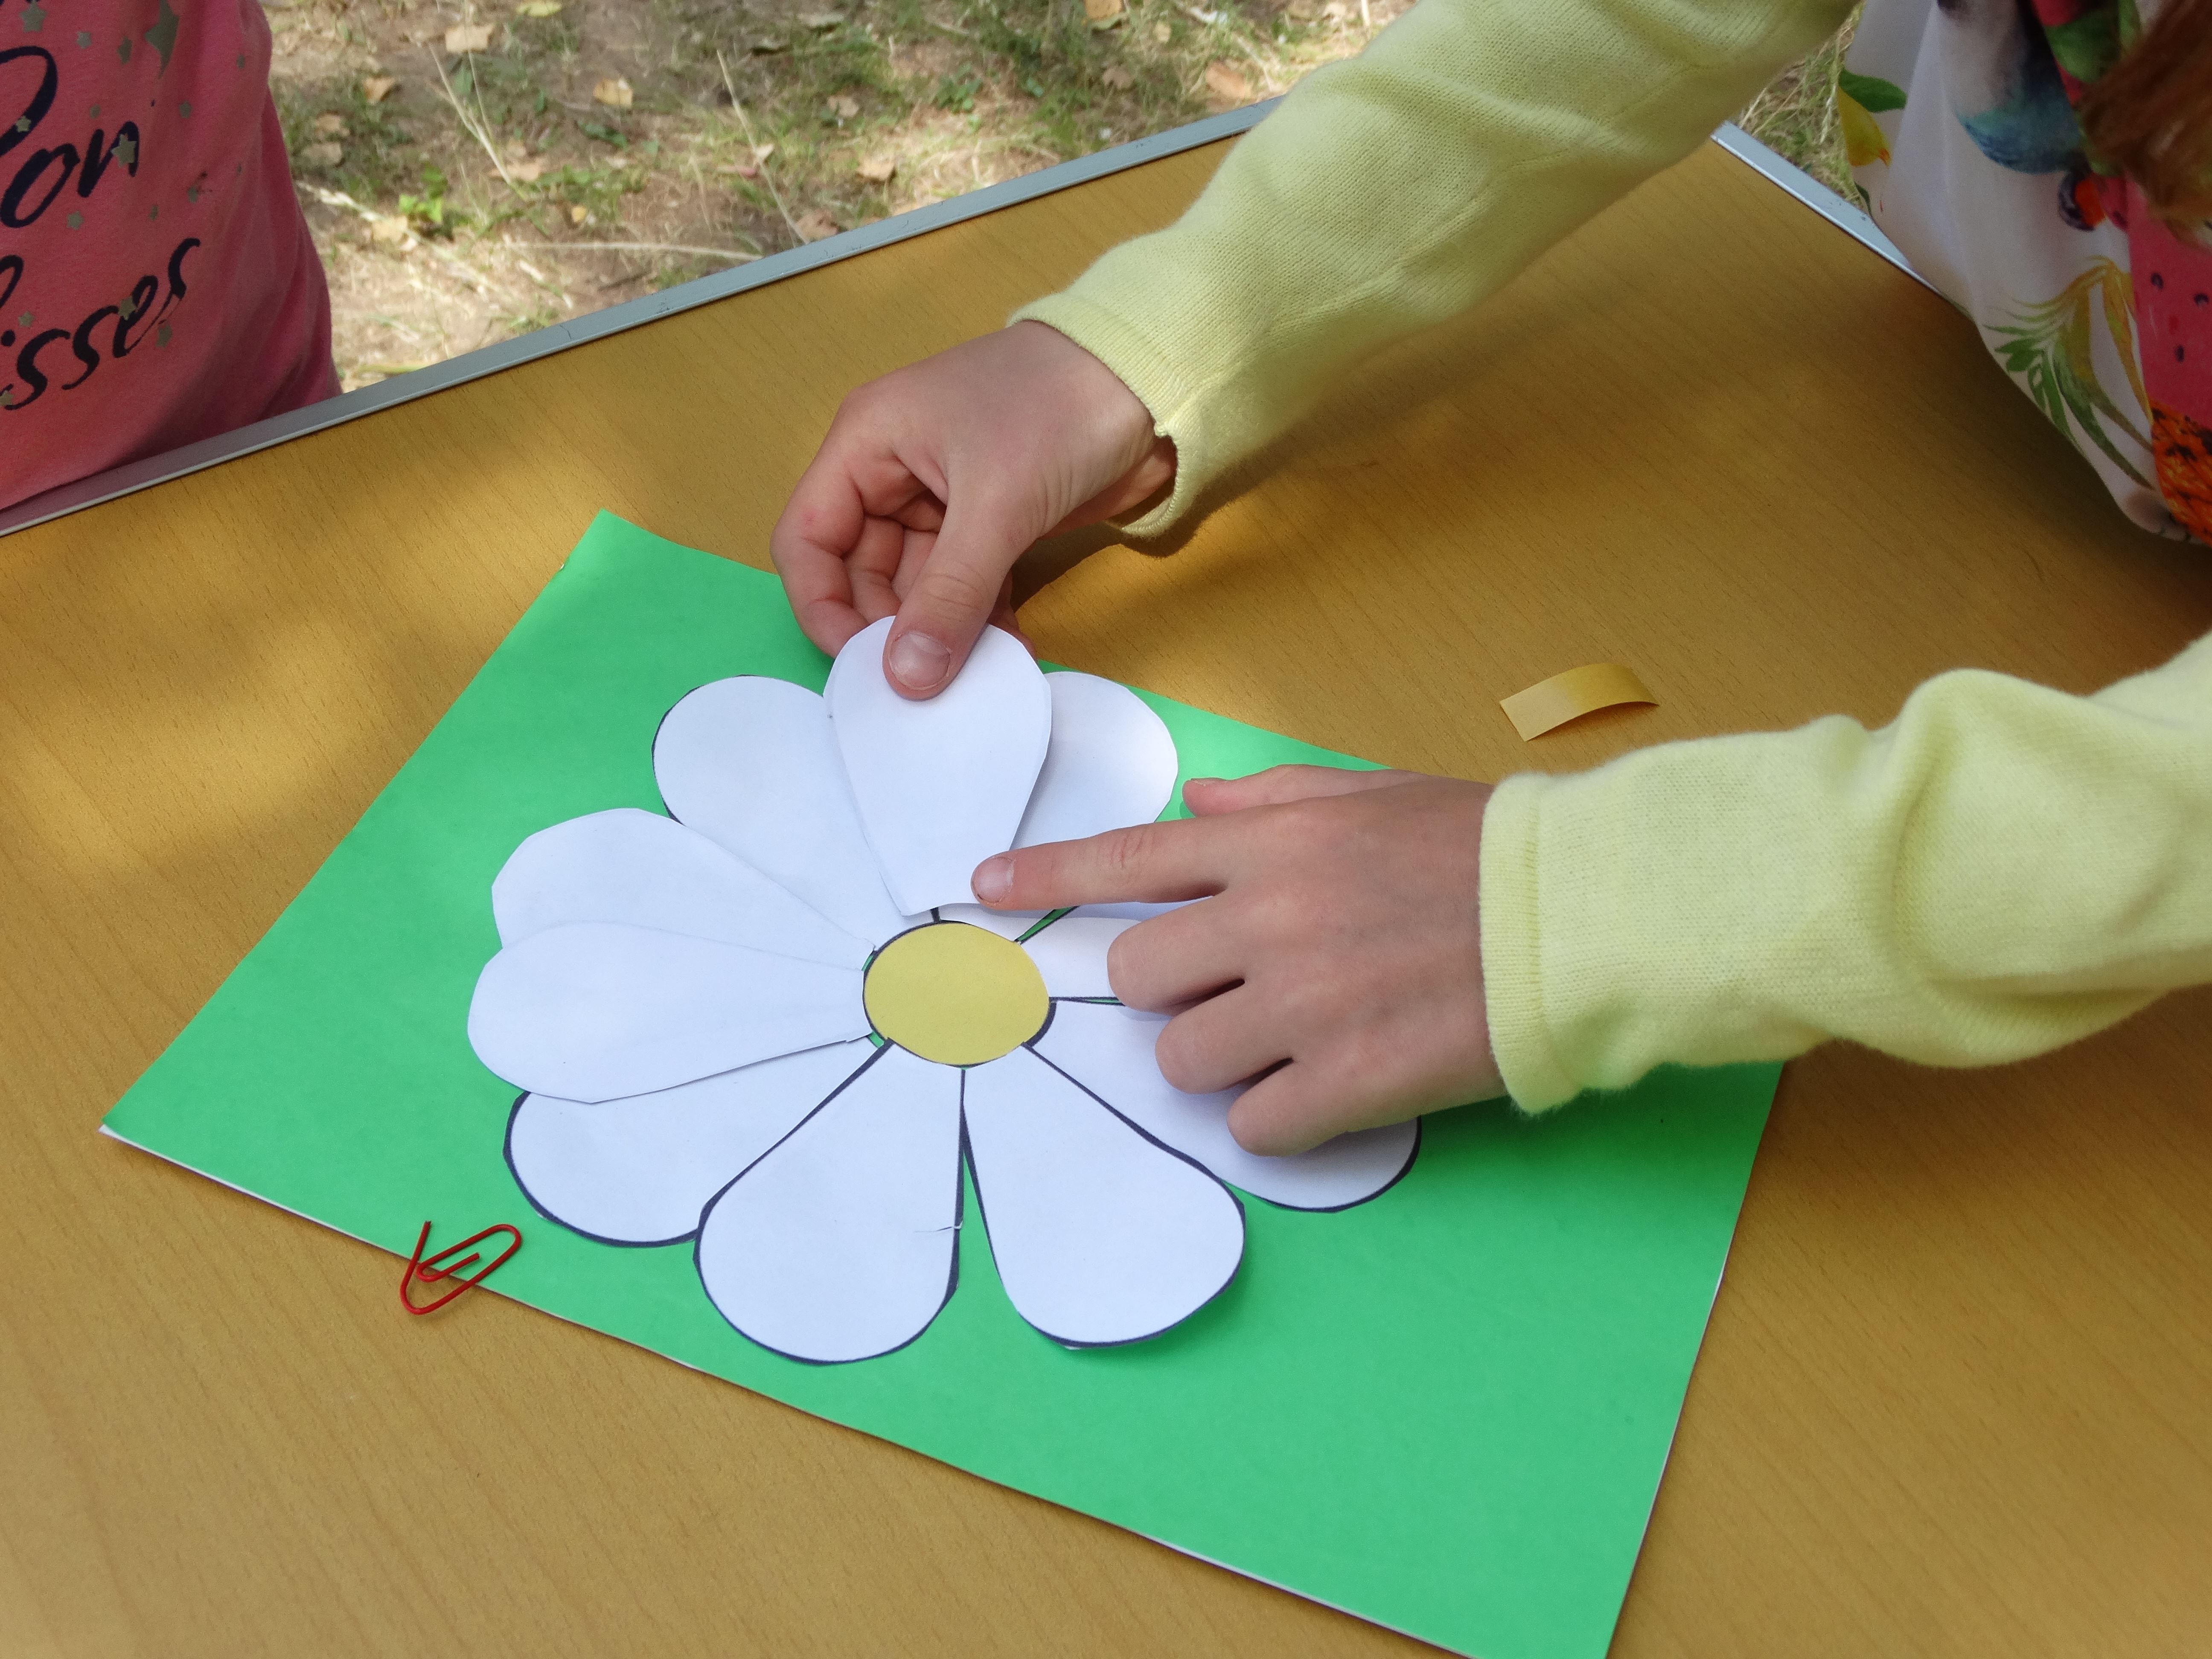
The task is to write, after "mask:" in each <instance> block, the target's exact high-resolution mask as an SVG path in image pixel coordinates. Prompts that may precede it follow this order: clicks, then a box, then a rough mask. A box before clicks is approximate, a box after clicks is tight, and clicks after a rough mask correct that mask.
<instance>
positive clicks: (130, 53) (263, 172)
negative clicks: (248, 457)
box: [0, 0, 338, 506]
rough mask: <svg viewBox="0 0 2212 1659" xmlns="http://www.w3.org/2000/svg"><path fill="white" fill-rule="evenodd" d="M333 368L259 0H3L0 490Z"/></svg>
mask: <svg viewBox="0 0 2212 1659" xmlns="http://www.w3.org/2000/svg"><path fill="white" fill-rule="evenodd" d="M337 389H338V386H337V374H336V372H335V371H334V370H333V368H331V311H330V295H329V291H328V289H326V288H325V284H324V281H323V270H322V264H321V262H320V261H319V259H318V258H316V257H315V248H314V244H313V242H312V241H311V240H309V238H308V235H307V222H306V221H305V220H304V219H303V218H302V217H301V213H300V204H299V203H298V201H297V200H296V199H295V197H294V196H293V193H292V174H291V169H290V167H289V166H288V165H287V163H286V161H285V159H284V137H283V131H282V129H281V128H280V127H279V125H278V124H277V120H276V106H275V104H274V103H273V101H272V100H270V95H269V25H268V23H267V21H266V20H265V19H264V18H263V16H262V15H261V9H260V8H259V6H258V5H257V4H255V3H254V0H187V3H185V7H184V9H183V10H182V11H181V12H179V10H177V9H175V4H174V0H0V506H5V505H7V504H9V503H10V502H14V501H21V500H22V499H24V498H25V497H26V496H30V495H37V494H39V493H40V491H42V490H46V489H52V488H53V487H54V486H55V485H57V484H62V483H69V482H70V480H72V479H75V478H81V477H84V476H86V475H87V474H88V473H93V472H98V471H103V470H104V469H106V468H107V467H111V466H115V465H119V464H120V463H122V462H125V461H128V460H132V459H137V458H138V457H140V456H143V455H151V454H157V453H160V452H161V451H162V450H166V449H173V448H174V447H177V446H178V445H179V444H183V443H188V442H190V441H192V440H194V439H196V438H204V437H208V436H210V435H213V434H216V433H219V432H227V431H229V430H230V429H231V428H234V427H240V426H244V425H246V423H248V422H252V421H258V420H259V419H261V418H262V417H263V416H269V415H275V414H278V413H281V412H282V411H283V410H288V409H295V408H297V407H299V406H300V405H301V404H308V403H313V402H314V401H315V400H316V399H318V398H327V397H331V396H332V395H334V394H335V393H336V392H337Z"/></svg>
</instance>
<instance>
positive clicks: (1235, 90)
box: [1206, 58, 1252, 106]
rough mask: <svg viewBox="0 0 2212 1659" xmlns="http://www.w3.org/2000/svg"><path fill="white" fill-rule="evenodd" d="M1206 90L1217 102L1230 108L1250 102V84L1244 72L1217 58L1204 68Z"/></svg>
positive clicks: (1234, 65)
mask: <svg viewBox="0 0 2212 1659" xmlns="http://www.w3.org/2000/svg"><path fill="white" fill-rule="evenodd" d="M1206 92H1207V93H1208V94H1210V95H1211V96H1212V98H1213V99H1214V100H1216V101H1217V102H1219V103H1222V104H1225V105H1229V106H1236V105H1239V104H1249V103H1250V102H1251V101H1252V83H1251V82H1249V81H1248V80H1246V79H1245V78H1244V71H1243V70H1240V69H1238V68H1237V65H1236V64H1225V63H1223V62H1222V61H1221V60H1220V59H1219V58H1215V59H1214V60H1213V61H1212V63H1210V64H1207V65H1206Z"/></svg>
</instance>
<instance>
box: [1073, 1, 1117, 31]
mask: <svg viewBox="0 0 2212 1659" xmlns="http://www.w3.org/2000/svg"><path fill="white" fill-rule="evenodd" d="M1125 10H1126V8H1125V7H1123V5H1122V4H1121V0H1083V15H1085V17H1088V18H1089V19H1090V20H1091V27H1092V28H1094V29H1110V28H1112V27H1114V25H1115V24H1116V23H1118V22H1120V21H1121V17H1122V15H1123V13H1124V11H1125Z"/></svg>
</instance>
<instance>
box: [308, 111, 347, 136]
mask: <svg viewBox="0 0 2212 1659" xmlns="http://www.w3.org/2000/svg"><path fill="white" fill-rule="evenodd" d="M345 136H346V124H345V117H344V116H343V115H318V116H317V117H316V118H315V137H318V138H343V137H345Z"/></svg>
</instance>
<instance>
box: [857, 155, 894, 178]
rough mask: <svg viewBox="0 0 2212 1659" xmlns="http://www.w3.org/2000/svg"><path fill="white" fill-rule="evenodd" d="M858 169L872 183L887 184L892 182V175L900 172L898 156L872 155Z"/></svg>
mask: <svg viewBox="0 0 2212 1659" xmlns="http://www.w3.org/2000/svg"><path fill="white" fill-rule="evenodd" d="M856 171H858V173H860V177H862V178H863V179H866V180H867V181H868V182H869V183H870V184H872V185H887V184H889V183H890V181H891V178H892V176H893V175H894V174H895V173H897V172H898V157H896V155H871V156H869V157H868V159H867V160H866V161H863V162H861V163H860V167H858V168H857V169H856Z"/></svg>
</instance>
